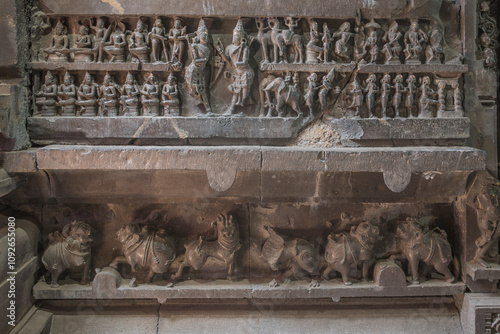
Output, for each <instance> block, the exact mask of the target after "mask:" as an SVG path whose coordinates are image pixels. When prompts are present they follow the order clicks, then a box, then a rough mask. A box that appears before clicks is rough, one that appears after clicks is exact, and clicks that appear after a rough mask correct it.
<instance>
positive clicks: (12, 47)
mask: <svg viewBox="0 0 500 334" xmlns="http://www.w3.org/2000/svg"><path fill="white" fill-rule="evenodd" d="M16 22H17V17H16V1H15V0H4V1H2V2H1V3H0V36H2V48H0V73H1V74H0V79H5V78H11V77H19V72H18V70H17V69H16V65H17V63H18V58H17V44H16Z"/></svg>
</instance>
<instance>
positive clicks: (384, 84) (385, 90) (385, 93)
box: [380, 74, 391, 118]
mask: <svg viewBox="0 0 500 334" xmlns="http://www.w3.org/2000/svg"><path fill="white" fill-rule="evenodd" d="M390 82H391V76H390V75H389V74H385V75H384V76H383V77H382V80H380V90H381V91H382V93H381V95H380V104H381V105H382V117H383V118H387V108H388V107H389V96H390V95H391V85H390Z"/></svg>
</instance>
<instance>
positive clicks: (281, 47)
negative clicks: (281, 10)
mask: <svg viewBox="0 0 500 334" xmlns="http://www.w3.org/2000/svg"><path fill="white" fill-rule="evenodd" d="M268 21H269V26H270V27H271V41H272V42H273V46H274V63H278V60H279V59H281V61H280V63H287V62H288V60H287V55H286V51H287V50H286V47H287V46H288V45H291V46H292V47H293V49H294V52H295V60H294V63H300V64H302V63H304V41H303V39H302V36H301V35H299V34H296V33H294V32H293V30H292V27H293V26H295V25H296V21H295V20H294V19H293V18H290V17H288V18H287V19H286V24H287V25H288V26H289V27H290V29H288V30H282V29H280V23H279V21H278V19H277V18H270V19H268Z"/></svg>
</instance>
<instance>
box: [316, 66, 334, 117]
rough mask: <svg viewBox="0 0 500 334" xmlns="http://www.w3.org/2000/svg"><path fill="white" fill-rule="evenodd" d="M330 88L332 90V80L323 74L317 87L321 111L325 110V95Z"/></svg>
mask: <svg viewBox="0 0 500 334" xmlns="http://www.w3.org/2000/svg"><path fill="white" fill-rule="evenodd" d="M330 90H332V81H331V80H330V78H329V77H328V76H327V75H325V76H323V78H322V79H321V86H320V87H319V93H318V100H319V105H320V108H321V111H322V112H324V111H325V110H326V106H327V103H328V102H327V101H326V97H327V96H328V93H329V92H330Z"/></svg>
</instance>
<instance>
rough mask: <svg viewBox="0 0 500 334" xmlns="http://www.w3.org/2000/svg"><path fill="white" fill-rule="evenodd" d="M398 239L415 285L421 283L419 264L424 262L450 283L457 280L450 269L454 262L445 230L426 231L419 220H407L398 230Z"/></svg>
mask: <svg viewBox="0 0 500 334" xmlns="http://www.w3.org/2000/svg"><path fill="white" fill-rule="evenodd" d="M396 238H397V240H398V243H399V248H400V251H401V253H402V254H403V255H404V257H405V258H406V259H407V260H408V263H409V265H410V270H411V276H412V280H413V283H414V284H418V283H419V270H418V268H419V264H420V262H424V263H426V264H428V265H430V266H433V267H434V269H436V271H437V272H438V273H441V274H443V275H444V276H445V277H446V280H447V282H448V283H453V282H455V281H456V278H455V277H454V276H453V275H452V273H451V271H450V269H449V268H448V267H449V265H450V263H452V261H453V257H452V253H451V246H450V243H449V242H448V240H447V235H446V232H445V231H444V230H441V229H438V228H436V229H433V230H426V229H424V228H422V226H421V225H420V224H419V223H418V221H417V219H414V218H407V219H406V221H405V222H404V223H402V224H400V225H399V226H398V228H397V232H396Z"/></svg>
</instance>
